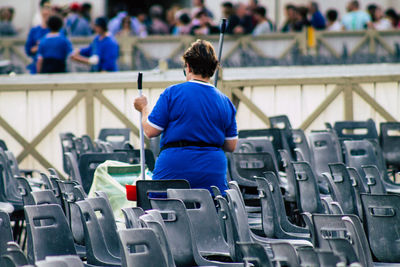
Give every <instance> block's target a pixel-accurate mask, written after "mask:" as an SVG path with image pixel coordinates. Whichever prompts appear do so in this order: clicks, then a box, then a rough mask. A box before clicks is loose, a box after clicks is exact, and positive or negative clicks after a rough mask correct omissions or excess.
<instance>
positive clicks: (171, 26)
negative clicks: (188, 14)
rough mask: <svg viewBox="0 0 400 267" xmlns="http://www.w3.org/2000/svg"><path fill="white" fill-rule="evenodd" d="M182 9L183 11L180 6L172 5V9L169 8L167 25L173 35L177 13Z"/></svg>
mask: <svg viewBox="0 0 400 267" xmlns="http://www.w3.org/2000/svg"><path fill="white" fill-rule="evenodd" d="M180 9H182V8H181V7H180V6H179V5H172V6H171V7H170V8H168V10H167V13H166V21H167V25H168V28H169V33H172V30H173V29H174V27H175V25H176V23H177V19H176V16H175V15H176V12H178V11H179V10H180Z"/></svg>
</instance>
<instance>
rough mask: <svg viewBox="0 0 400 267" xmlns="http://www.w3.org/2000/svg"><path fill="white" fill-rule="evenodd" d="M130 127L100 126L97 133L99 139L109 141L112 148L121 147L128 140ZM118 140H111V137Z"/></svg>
mask: <svg viewBox="0 0 400 267" xmlns="http://www.w3.org/2000/svg"><path fill="white" fill-rule="evenodd" d="M130 133H131V129H129V128H102V129H101V130H100V133H99V137H98V138H99V139H100V140H102V141H104V142H109V143H110V144H111V145H112V146H113V147H114V148H116V149H118V148H122V147H123V146H124V144H125V143H126V142H129V140H130ZM110 137H112V138H117V139H118V138H119V140H111V139H112V138H110Z"/></svg>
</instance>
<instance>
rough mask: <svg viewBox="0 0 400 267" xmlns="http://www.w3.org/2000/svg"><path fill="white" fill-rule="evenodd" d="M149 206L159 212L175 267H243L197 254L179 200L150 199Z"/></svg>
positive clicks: (184, 212) (195, 245)
mask: <svg viewBox="0 0 400 267" xmlns="http://www.w3.org/2000/svg"><path fill="white" fill-rule="evenodd" d="M150 201H151V205H152V206H153V207H154V208H155V209H158V210H160V212H161V214H163V216H167V218H164V223H165V226H166V230H167V238H168V243H169V244H170V246H171V251H172V254H173V255H174V259H175V263H176V265H177V266H194V265H204V266H210V265H211V266H212V265H218V266H243V264H242V263H232V262H219V261H218V262H217V261H211V260H207V259H205V258H204V257H203V256H201V254H200V253H199V250H198V247H197V242H196V239H195V238H194V236H195V235H194V233H193V228H192V225H191V223H190V219H189V216H188V214H187V211H186V208H185V205H184V203H183V202H182V201H181V200H179V199H151V200H150Z"/></svg>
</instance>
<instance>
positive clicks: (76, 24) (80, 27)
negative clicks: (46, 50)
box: [65, 2, 92, 37]
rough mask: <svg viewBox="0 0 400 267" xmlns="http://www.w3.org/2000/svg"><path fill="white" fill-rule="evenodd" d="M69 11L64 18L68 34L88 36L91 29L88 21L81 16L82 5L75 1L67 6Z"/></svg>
mask: <svg viewBox="0 0 400 267" xmlns="http://www.w3.org/2000/svg"><path fill="white" fill-rule="evenodd" d="M69 9H70V13H69V14H68V16H67V18H66V20H65V28H66V31H67V34H68V36H71V37H75V36H89V35H91V34H92V29H91V27H90V24H89V22H88V21H87V20H86V19H85V18H84V17H83V16H82V14H81V10H82V6H81V5H80V4H78V3H76V2H74V3H72V4H71V5H70V6H69Z"/></svg>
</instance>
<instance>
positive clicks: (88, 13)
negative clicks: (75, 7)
mask: <svg viewBox="0 0 400 267" xmlns="http://www.w3.org/2000/svg"><path fill="white" fill-rule="evenodd" d="M81 15H82V17H83V18H84V19H86V20H87V21H88V22H89V23H91V22H92V4H90V3H88V2H85V3H83V4H82V6H81Z"/></svg>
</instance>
